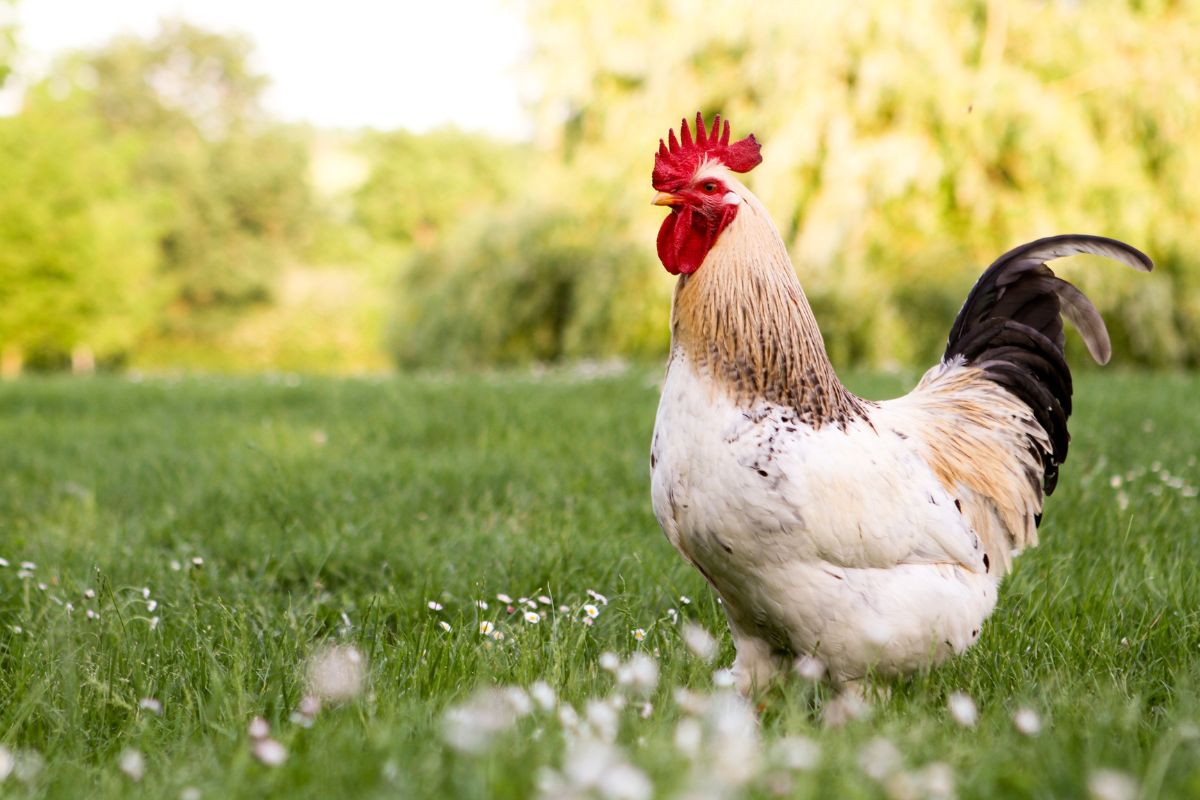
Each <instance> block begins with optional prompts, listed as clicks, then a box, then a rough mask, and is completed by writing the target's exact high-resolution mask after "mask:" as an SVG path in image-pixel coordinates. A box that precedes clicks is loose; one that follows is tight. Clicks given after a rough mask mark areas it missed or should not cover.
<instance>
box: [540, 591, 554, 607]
mask: <svg viewBox="0 0 1200 800" xmlns="http://www.w3.org/2000/svg"><path fill="white" fill-rule="evenodd" d="M537 601H538V602H539V603H541V604H542V605H544V606H552V605H554V601H553V600H551V599H550V598H549V597H547V596H546V595H544V594H539V595H538V597H537Z"/></svg>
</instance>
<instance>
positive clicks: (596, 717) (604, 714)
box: [584, 700, 618, 742]
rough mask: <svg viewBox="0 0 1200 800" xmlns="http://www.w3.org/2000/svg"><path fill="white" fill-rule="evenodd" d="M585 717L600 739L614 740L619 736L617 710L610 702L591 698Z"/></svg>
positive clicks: (605, 740)
mask: <svg viewBox="0 0 1200 800" xmlns="http://www.w3.org/2000/svg"><path fill="white" fill-rule="evenodd" d="M584 717H585V719H587V722H588V725H589V726H590V728H591V730H592V732H593V733H594V734H595V735H596V738H598V739H599V740H600V741H603V742H612V741H614V740H615V739H616V738H617V722H618V720H617V711H616V709H614V708H613V707H612V706H611V705H609V704H608V703H606V702H604V701H603V700H589V701H588V704H587V711H586V712H585V713H584Z"/></svg>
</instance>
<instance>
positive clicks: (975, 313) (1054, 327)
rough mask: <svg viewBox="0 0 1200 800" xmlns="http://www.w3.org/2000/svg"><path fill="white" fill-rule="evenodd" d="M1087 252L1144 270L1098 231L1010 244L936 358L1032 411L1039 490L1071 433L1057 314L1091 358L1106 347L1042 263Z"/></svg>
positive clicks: (1051, 478)
mask: <svg viewBox="0 0 1200 800" xmlns="http://www.w3.org/2000/svg"><path fill="white" fill-rule="evenodd" d="M1079 253H1091V254H1094V255H1100V256H1105V257H1107V258H1111V259H1113V260H1115V261H1120V262H1121V263H1123V264H1127V265H1128V266H1130V267H1133V268H1134V269H1137V270H1140V271H1142V272H1149V271H1150V270H1151V268H1152V267H1153V264H1152V262H1151V261H1150V259H1149V258H1148V257H1147V256H1146V255H1145V254H1144V253H1142V252H1141V251H1140V250H1136V249H1134V248H1132V247H1130V246H1129V245H1127V244H1125V243H1123V242H1119V241H1117V240H1116V239H1109V238H1106V237H1103V236H1084V235H1067V236H1052V237H1050V238H1047V239H1039V240H1037V241H1035V242H1030V243H1028V244H1024V245H1021V246H1020V247H1017V248H1014V249H1012V250H1010V251H1008V252H1007V253H1005V254H1004V255H1002V256H1000V258H998V259H996V261H995V263H993V264H992V265H991V266H990V267H988V268H987V270H986V271H985V272H984V273H983V275H982V276H980V278H979V280H978V281H977V282H976V284H975V287H974V288H973V289H971V293H970V294H969V295H967V300H966V302H965V303H963V307H962V310H961V311H959V312H958V317H957V318H956V319H955V320H954V325H953V327H951V329H950V337H949V339H948V341H947V343H946V353H945V355H944V356H943V360H944V361H950V360H952V359H954V358H956V357H961V358H962V359H963V360H964V361H965V362H966V363H968V364H972V365H974V366H978V367H979V368H980V369H982V370H983V372H984V374H985V375H987V376H988V377H989V378H990V379H991V380H993V381H995V382H996V383H998V384H1000V385H1001V386H1003V387H1004V388H1006V389H1008V390H1009V391H1010V392H1012V394H1014V395H1015V396H1016V397H1018V398H1020V399H1021V400H1022V401H1023V402H1024V403H1025V404H1026V405H1028V406H1029V408H1030V409H1031V410H1032V411H1033V415H1034V418H1035V419H1036V420H1037V421H1038V424H1040V425H1041V426H1042V429H1043V430H1045V431H1046V434H1047V436H1049V438H1050V451H1049V452H1043V451H1042V448H1040V447H1038V446H1037V445H1036V443H1034V442H1032V441H1031V442H1030V447H1031V449H1033V450H1034V451H1035V453H1036V454H1037V455H1038V456H1039V457H1040V458H1041V459H1042V466H1043V475H1042V486H1043V488H1044V490H1045V492H1046V494H1050V493H1051V492H1053V491H1054V487H1055V485H1056V484H1057V482H1058V466H1059V465H1060V464H1062V463H1063V461H1065V460H1066V458H1067V447H1068V445H1069V443H1070V440H1071V437H1070V435H1069V434H1068V432H1067V418H1068V417H1069V416H1070V415H1071V393H1072V391H1073V386H1072V382H1071V371H1070V368H1069V367H1068V366H1067V361H1066V356H1065V355H1064V353H1063V347H1064V345H1065V343H1066V337H1065V334H1064V332H1063V323H1062V320H1063V317H1064V316H1065V317H1066V318H1067V319H1069V320H1070V321H1071V322H1072V323H1073V324H1074V325H1075V327H1076V328H1078V329H1079V331H1080V333H1081V334H1082V335H1083V338H1084V341H1085V342H1086V344H1087V346H1088V351H1089V352H1090V353H1091V354H1092V357H1093V358H1095V359H1096V361H1098V362H1099V363H1101V364H1103V363H1106V362H1107V361H1108V359H1109V356H1110V355H1111V352H1112V347H1111V344H1110V342H1109V339H1108V331H1107V330H1106V329H1105V327H1104V320H1103V319H1102V318H1101V317H1100V314H1099V312H1097V311H1096V308H1095V306H1093V305H1092V303H1091V301H1089V300H1088V299H1087V298H1086V297H1085V296H1084V295H1083V293H1082V292H1080V291H1079V290H1078V289H1076V288H1075V287H1074V286H1072V285H1071V284H1069V283H1067V282H1066V281H1064V280H1062V279H1061V278H1058V277H1057V276H1055V274H1054V272H1053V271H1051V269H1050V268H1049V267H1047V266H1046V263H1045V262H1046V261H1048V260H1052V259H1055V258H1061V257H1063V256H1069V255H1076V254H1079Z"/></svg>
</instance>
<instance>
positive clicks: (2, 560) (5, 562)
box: [0, 558, 12, 780]
mask: <svg viewBox="0 0 1200 800" xmlns="http://www.w3.org/2000/svg"><path fill="white" fill-rule="evenodd" d="M7 566H8V559H7V558H0V567H7ZM5 752H8V751H7V750H6V751H5ZM9 758H12V755H11V754H10V755H9ZM0 780H3V778H0Z"/></svg>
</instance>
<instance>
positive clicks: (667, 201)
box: [650, 192, 683, 206]
mask: <svg viewBox="0 0 1200 800" xmlns="http://www.w3.org/2000/svg"><path fill="white" fill-rule="evenodd" d="M650 203H651V204H652V205H656V206H678V205H682V204H683V198H682V197H676V196H675V195H673V194H671V193H670V192H659V193H658V194H656V195H654V199H653V200H651V201H650Z"/></svg>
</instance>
